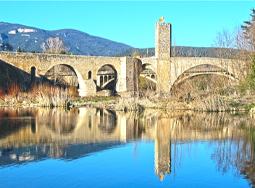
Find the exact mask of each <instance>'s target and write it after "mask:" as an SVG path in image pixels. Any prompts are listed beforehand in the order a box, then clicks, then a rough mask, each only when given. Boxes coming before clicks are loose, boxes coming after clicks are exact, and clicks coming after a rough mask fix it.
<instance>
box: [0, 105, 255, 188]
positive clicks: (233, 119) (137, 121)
mask: <svg viewBox="0 0 255 188" xmlns="http://www.w3.org/2000/svg"><path fill="white" fill-rule="evenodd" d="M253 121H254V119H252V118H251V117H250V116H249V115H238V114H229V113H210V114H207V113H193V112H187V111H186V112H176V111H174V112H163V111H154V110H151V111H150V110H148V111H145V112H144V113H143V114H142V115H138V114H132V113H122V112H115V111H111V110H106V109H96V108H78V109H71V110H70V111H65V110H63V109H43V108H33V109H29V108H26V109H23V108H1V109H0V165H1V167H2V168H5V167H8V166H9V165H13V164H22V163H24V162H26V163H27V162H31V161H38V160H44V159H46V158H56V159H64V160H74V159H77V158H80V157H84V156H87V155H90V154H92V153H95V152H99V151H103V150H106V149H109V148H114V147H119V146H122V145H125V144H126V143H129V142H135V143H137V142H138V141H139V140H146V141H155V157H154V163H155V164H154V166H155V174H156V175H157V176H158V177H159V179H161V180H163V179H164V178H165V176H167V175H169V174H171V173H177V170H176V169H178V168H180V167H181V164H182V157H183V156H184V155H187V154H189V149H190V150H191V149H192V148H189V149H187V150H184V149H183V148H184V147H189V143H192V142H197V141H210V142H216V143H217V147H216V149H215V151H214V152H213V154H212V156H211V158H212V160H213V161H214V164H215V167H216V168H217V170H218V171H219V172H222V173H226V172H228V171H233V170H234V171H235V172H236V174H237V176H238V175H240V173H241V174H243V175H245V176H246V177H247V178H249V179H250V180H251V183H252V184H253V185H254V182H255V178H253V177H254V175H253V174H254V173H253V171H254V145H253V143H254V136H253V129H252V128H251V127H252V125H253ZM136 149H137V148H136Z"/></svg>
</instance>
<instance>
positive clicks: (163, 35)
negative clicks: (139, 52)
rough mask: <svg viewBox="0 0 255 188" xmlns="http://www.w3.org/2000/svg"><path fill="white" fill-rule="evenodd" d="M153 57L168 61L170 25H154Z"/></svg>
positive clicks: (169, 54) (169, 55) (169, 53)
mask: <svg viewBox="0 0 255 188" xmlns="http://www.w3.org/2000/svg"><path fill="white" fill-rule="evenodd" d="M155 57H156V58H158V59H169V58H170V57H171V24H170V23H162V24H161V23H159V22H157V23H156V25H155Z"/></svg>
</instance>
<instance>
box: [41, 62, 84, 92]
mask: <svg viewBox="0 0 255 188" xmlns="http://www.w3.org/2000/svg"><path fill="white" fill-rule="evenodd" d="M58 65H62V66H65V67H67V68H68V69H70V70H71V71H72V73H74V75H72V73H70V72H68V73H66V75H67V76H70V75H72V76H76V77H77V82H78V83H77V85H76V87H77V88H79V89H81V88H85V83H84V80H83V77H82V75H81V74H80V72H79V71H77V69H75V68H74V67H73V66H71V65H69V64H67V63H59V64H55V65H51V66H49V67H48V69H47V70H46V71H45V72H44V74H43V77H44V78H46V77H48V75H47V73H49V72H50V70H51V69H52V68H54V67H56V66H58Z"/></svg>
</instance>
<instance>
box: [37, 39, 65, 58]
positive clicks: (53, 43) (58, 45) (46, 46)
mask: <svg viewBox="0 0 255 188" xmlns="http://www.w3.org/2000/svg"><path fill="white" fill-rule="evenodd" d="M41 48H42V49H43V52H46V53H52V54H66V53H68V51H69V50H70V47H68V46H66V45H65V43H64V42H63V40H62V39H60V38H59V37H49V38H48V39H47V40H46V43H45V42H43V43H42V44H41Z"/></svg>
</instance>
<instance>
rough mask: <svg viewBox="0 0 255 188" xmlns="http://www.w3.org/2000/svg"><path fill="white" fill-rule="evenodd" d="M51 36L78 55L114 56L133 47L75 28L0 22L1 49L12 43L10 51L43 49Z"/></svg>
mask: <svg viewBox="0 0 255 188" xmlns="http://www.w3.org/2000/svg"><path fill="white" fill-rule="evenodd" d="M49 37H59V38H60V39H61V40H63V42H64V43H65V45H66V46H68V47H70V50H69V52H70V53H73V54H78V55H90V54H92V55H94V56H113V55H114V54H116V53H118V52H120V51H122V50H125V49H128V48H132V47H131V46H129V45H126V44H122V43H119V42H115V41H111V40H108V39H104V38H101V37H97V36H92V35H89V34H87V33H84V32H82V31H78V30H74V29H61V30H55V31H49V30H43V29H39V28H35V27H29V26H25V25H20V24H12V23H6V22H0V51H1V50H3V49H1V46H7V45H11V46H12V48H11V49H10V50H9V51H13V52H15V51H16V50H18V47H20V48H21V49H23V48H24V50H25V51H27V52H30V51H39V52H41V51H42V48H41V44H42V43H43V42H45V41H46V40H47V39H48V38H49Z"/></svg>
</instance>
